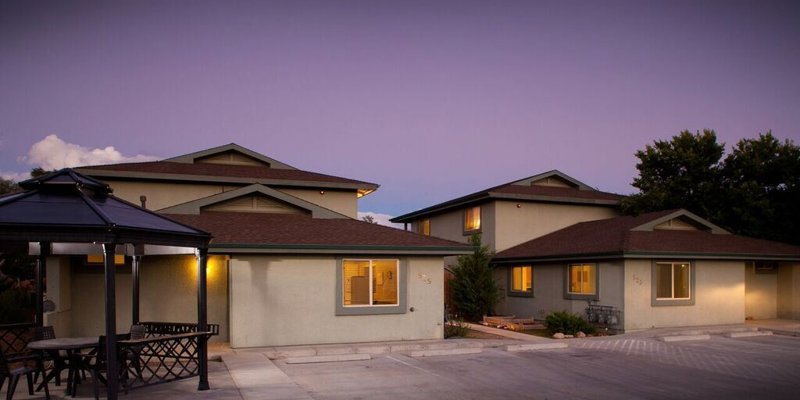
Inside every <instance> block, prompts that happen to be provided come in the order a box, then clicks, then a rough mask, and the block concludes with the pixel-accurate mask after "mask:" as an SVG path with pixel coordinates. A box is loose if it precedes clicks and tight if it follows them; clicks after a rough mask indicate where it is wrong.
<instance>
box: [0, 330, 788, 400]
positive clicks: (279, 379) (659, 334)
mask: <svg viewBox="0 0 800 400" xmlns="http://www.w3.org/2000/svg"><path fill="white" fill-rule="evenodd" d="M470 328H471V329H474V330H478V331H482V332H487V333H491V334H495V335H498V336H503V337H504V339H447V340H422V341H399V342H381V343H354V344H334V345H316V346H284V347H264V348H251V349H230V348H229V347H228V346H227V345H226V344H211V345H210V348H209V355H210V359H212V360H215V361H212V362H210V363H209V370H210V377H209V378H210V379H209V380H210V382H211V386H212V389H211V390H209V391H204V392H198V391H197V390H196V389H197V381H196V379H189V380H184V381H179V382H173V383H169V384H164V385H158V386H154V387H152V388H144V389H139V390H134V391H131V392H130V394H129V395H127V396H125V397H124V398H126V399H129V400H139V399H141V400H150V399H152V398H171V399H187V400H188V399H205V398H208V399H225V400H228V399H230V400H239V399H242V400H249V399H257V400H272V399H275V400H277V399H288V400H294V399H298V400H307V399H311V398H312V397H311V396H310V395H309V392H308V387H306V386H308V385H304V386H301V385H298V383H297V382H295V381H294V380H293V379H292V378H291V377H290V376H288V375H287V374H286V373H285V372H284V371H283V370H282V369H281V368H278V367H277V366H276V363H278V364H279V365H281V366H284V367H285V366H286V364H288V362H287V361H289V359H291V360H293V362H297V363H299V364H300V365H302V364H303V363H305V362H314V361H319V360H321V359H326V360H330V361H336V360H348V359H353V360H355V359H360V360H365V359H366V360H369V359H370V358H372V357H377V358H378V359H383V357H389V358H390V359H392V357H395V358H397V357H400V358H399V359H400V360H405V362H406V363H410V364H414V362H412V361H411V360H412V359H413V357H409V356H412V355H413V354H412V353H416V354H418V355H424V354H425V353H428V354H432V355H445V354H448V353H449V354H461V356H459V355H453V356H450V357H452V359H454V360H455V359H459V357H464V356H465V355H467V354H470V353H475V352H480V351H488V352H489V353H486V356H489V355H490V354H499V353H495V352H501V353H505V351H504V350H505V349H506V348H507V346H509V345H517V346H519V345H521V344H522V345H536V344H548V343H566V344H567V345H568V347H569V348H570V349H574V350H572V351H580V352H585V351H591V352H608V353H609V354H612V353H613V354H618V355H619V356H620V357H630V359H631V360H639V362H645V363H647V362H655V363H659V364H665V365H671V366H674V367H677V368H692V369H697V370H703V371H713V372H715V373H721V374H725V375H728V376H731V377H734V378H741V379H753V378H752V377H753V376H768V377H769V379H771V380H773V381H775V380H777V381H778V382H790V381H792V380H793V379H796V378H797V375H796V374H794V373H792V372H791V371H788V370H782V369H780V368H777V367H775V365H776V364H780V363H777V362H776V361H778V359H779V357H782V356H785V354H783V353H782V350H781V346H780V343H781V341H791V342H792V343H794V342H795V341H796V340H797V339H795V338H785V339H781V338H780V337H775V336H773V337H766V338H758V337H754V338H748V339H744V340H743V339H731V338H726V337H724V336H722V335H723V334H725V333H730V332H743V331H745V332H746V331H753V330H756V329H761V330H764V329H769V330H773V331H775V332H776V333H783V334H786V335H792V336H798V335H800V321H786V320H763V321H748V323H747V324H738V325H725V326H706V327H689V328H670V329H649V330H645V331H639V332H633V333H628V334H624V335H617V336H607V337H591V338H584V339H567V340H553V339H549V338H543V337H539V336H532V335H527V334H522V333H518V332H513V331H507V330H500V329H495V328H489V327H485V326H482V325H471V326H470ZM678 335H710V336H711V339H708V340H698V341H694V342H681V343H680V344H679V345H675V344H672V343H666V342H664V341H663V337H665V336H673V337H674V336H678ZM759 341H763V343H764V344H763V346H762V345H761V344H759V343H761V342H759ZM775 343H778V345H777V346H776V345H775ZM745 344H746V346H745ZM790 345H791V346H796V344H790V343H789V342H787V347H786V348H787V349H789V348H791V347H788V346H790ZM722 350H725V351H722ZM731 350H733V351H731ZM795 351H796V350H795ZM506 354H507V353H506ZM450 357H447V358H445V360H448V359H451V358H450ZM479 357H482V356H479ZM479 359H480V358H479ZM742 360H746V361H747V362H745V363H742V362H741V361H742ZM309 365H312V364H309ZM339 365H342V366H344V365H351V363H347V364H339ZM352 365H356V364H352ZM4 389H5V387H4ZM3 392H4V391H3ZM3 394H5V393H3ZM52 394H53V397H54V398H56V399H58V398H64V393H63V386H62V387H60V388H56V387H54V386H53V393H52ZM42 397H43V396H42V395H41V394H40V393H37V394H36V395H35V396H32V397H31V396H28V395H27V391H26V390H25V385H24V384H21V385H19V388H18V390H17V393H15V398H16V399H28V398H42ZM91 397H93V394H92V386H91V385H81V386H80V388H79V393H78V398H91Z"/></svg>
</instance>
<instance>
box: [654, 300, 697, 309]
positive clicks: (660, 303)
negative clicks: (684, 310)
mask: <svg viewBox="0 0 800 400" xmlns="http://www.w3.org/2000/svg"><path fill="white" fill-rule="evenodd" d="M650 305H651V306H653V307H674V306H693V305H694V299H681V300H669V299H653V301H652V302H651V304H650Z"/></svg>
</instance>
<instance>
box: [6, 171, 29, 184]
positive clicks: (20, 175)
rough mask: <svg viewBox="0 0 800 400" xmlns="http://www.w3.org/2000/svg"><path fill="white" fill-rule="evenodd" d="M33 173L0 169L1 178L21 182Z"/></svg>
mask: <svg viewBox="0 0 800 400" xmlns="http://www.w3.org/2000/svg"><path fill="white" fill-rule="evenodd" d="M30 177H31V174H30V173H28V172H9V171H0V178H3V179H6V180H12V181H14V182H21V181H24V180H26V179H29V178H30Z"/></svg>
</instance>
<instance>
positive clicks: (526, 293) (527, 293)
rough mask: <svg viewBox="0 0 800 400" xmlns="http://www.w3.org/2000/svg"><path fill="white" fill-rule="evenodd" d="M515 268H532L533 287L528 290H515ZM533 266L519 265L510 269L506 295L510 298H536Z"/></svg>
mask: <svg viewBox="0 0 800 400" xmlns="http://www.w3.org/2000/svg"><path fill="white" fill-rule="evenodd" d="M514 268H530V270H531V287H530V289H528V290H514ZM533 271H534V268H533V265H532V264H519V265H512V266H510V267H508V285H507V286H508V289H507V290H506V293H507V294H508V296H510V297H534V296H533V284H534V282H535V281H536V280H535V279H534V277H533Z"/></svg>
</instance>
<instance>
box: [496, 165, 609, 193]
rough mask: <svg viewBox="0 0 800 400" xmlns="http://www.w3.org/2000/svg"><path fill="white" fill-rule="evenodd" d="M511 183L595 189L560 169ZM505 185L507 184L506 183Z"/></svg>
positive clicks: (516, 184)
mask: <svg viewBox="0 0 800 400" xmlns="http://www.w3.org/2000/svg"><path fill="white" fill-rule="evenodd" d="M510 185H515V186H551V187H565V188H574V189H580V190H594V189H593V188H591V187H590V186H589V185H587V184H585V183H583V182H581V181H579V180H577V179H575V178H573V177H571V176H569V175H567V174H565V173H563V172H561V171H559V170H556V169H554V170H552V171H547V172H545V173H542V174H538V175H533V176H529V177H527V178H525V179H520V180H518V181H516V182H511V183H510ZM504 186H505V185H504Z"/></svg>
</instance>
